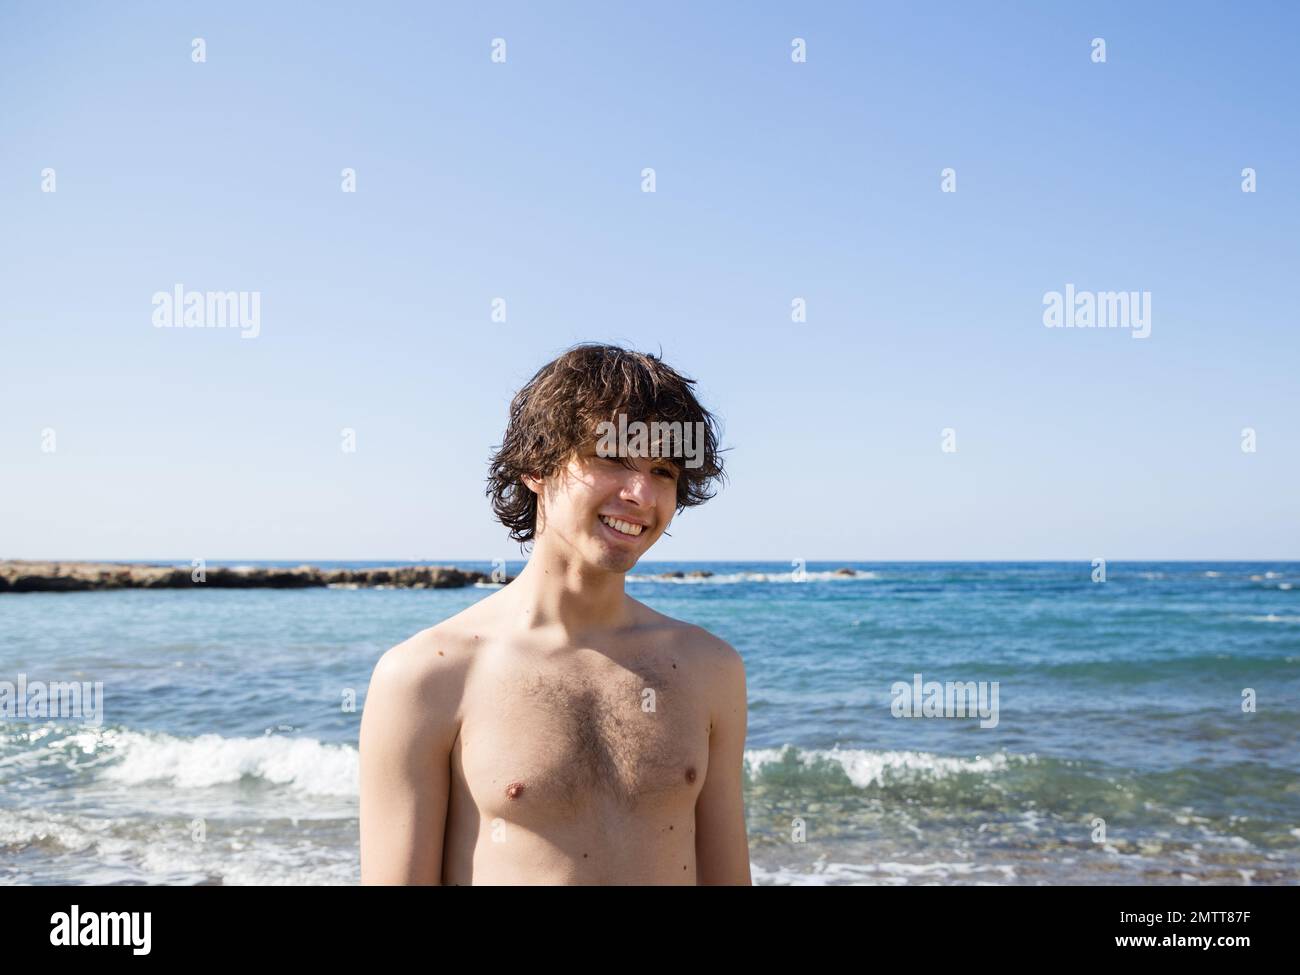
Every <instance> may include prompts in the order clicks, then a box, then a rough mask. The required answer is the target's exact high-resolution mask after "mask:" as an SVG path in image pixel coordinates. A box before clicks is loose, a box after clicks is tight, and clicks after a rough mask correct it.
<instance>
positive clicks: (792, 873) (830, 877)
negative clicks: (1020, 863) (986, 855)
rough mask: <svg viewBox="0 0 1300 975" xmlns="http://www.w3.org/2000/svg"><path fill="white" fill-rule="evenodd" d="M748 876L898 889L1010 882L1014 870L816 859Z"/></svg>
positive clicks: (758, 880) (770, 881)
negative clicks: (805, 865)
mask: <svg viewBox="0 0 1300 975" xmlns="http://www.w3.org/2000/svg"><path fill="white" fill-rule="evenodd" d="M750 875H751V877H752V878H753V880H754V883H755V885H757V886H789V887H814V886H815V887H830V886H854V887H863V886H890V887H899V886H903V885H905V884H915V883H922V884H924V883H931V884H935V883H945V882H948V881H951V880H954V879H957V878H962V879H964V880H967V881H969V882H974V883H981V881H980V880H978V879H976V878H978V877H981V876H987V877H988V878H989V879H988V880H986V881H983V882H985V883H1011V882H1012V881H1014V880H1015V878H1016V870H1015V867H1012V866H1009V865H1005V864H988V865H980V864H975V863H968V862H955V863H943V862H934V863H896V862H880V863H832V862H828V861H825V860H818V861H817V862H816V863H814V864H812V865H811V867H810V868H805V869H800V868H796V867H772V868H765V867H762V866H759V865H758V864H756V863H751V864H750Z"/></svg>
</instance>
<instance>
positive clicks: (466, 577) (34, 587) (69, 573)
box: [0, 559, 510, 593]
mask: <svg viewBox="0 0 1300 975" xmlns="http://www.w3.org/2000/svg"><path fill="white" fill-rule="evenodd" d="M199 571H200V570H198V569H192V568H188V567H180V566H172V565H148V564H139V563H127V562H53V561H49V562H41V561H24V560H17V559H15V560H4V561H0V593H5V592H93V591H102V590H111V589H203V588H209V589H312V588H324V587H328V586H340V585H343V586H367V587H369V586H389V587H394V588H398V589H462V588H464V587H466V586H473V585H475V584H477V583H480V582H491V581H492V579H491V577H490V576H489V575H488V574H486V573H483V572H476V571H474V570H471V569H458V568H456V567H455V566H450V565H402V566H389V567H381V568H373V569H321V568H318V567H317V566H313V565H300V566H297V567H294V568H263V567H258V566H243V567H239V568H224V567H214V568H205V569H203V570H202V575H201V576H200V578H198V579H196V578H195V575H196V574H198V573H199ZM509 581H510V578H509V577H507V578H506V579H505V582H509Z"/></svg>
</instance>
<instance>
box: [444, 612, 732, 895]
mask: <svg viewBox="0 0 1300 975" xmlns="http://www.w3.org/2000/svg"><path fill="white" fill-rule="evenodd" d="M485 602H486V601H485ZM637 605H638V607H639V606H640V604H637ZM473 610H474V607H471V610H470V611H467V612H466V613H462V614H461V615H460V616H459V617H455V618H453V619H452V620H449V621H447V623H444V624H442V625H440V626H439V627H438V628H436V630H437V631H439V639H440V640H442V641H448V640H450V641H452V642H453V643H455V644H457V645H458V646H459V647H460V648H462V649H463V650H464V651H465V652H466V657H467V661H468V662H467V664H466V666H465V668H464V670H463V675H464V677H463V680H464V686H463V690H462V695H461V709H460V727H459V732H458V734H457V736H456V739H455V742H454V744H453V746H452V750H451V756H450V764H451V780H450V791H449V796H448V804H447V823H446V830H445V834H444V841H443V883H444V884H468V883H477V884H483V883H592V884H604V883H653V884H662V883H686V884H694V883H695V879H696V874H695V801H696V798H697V797H698V796H699V792H700V789H701V787H702V785H703V783H704V778H705V776H706V775H707V773H708V755H709V732H710V714H709V688H708V682H707V680H706V676H705V675H706V673H707V671H708V667H707V663H708V661H707V659H706V658H707V656H708V654H709V652H710V645H709V639H708V636H707V634H705V633H704V631H702V630H700V629H699V628H697V627H693V626H689V625H686V624H683V623H680V622H678V621H675V620H671V619H670V618H668V617H665V616H662V615H660V614H658V613H653V612H652V611H650V610H648V609H645V608H644V607H641V610H642V611H643V613H642V614H641V615H642V618H641V620H640V625H637V626H635V627H632V628H630V629H629V630H627V631H625V632H622V633H620V634H618V635H616V636H605V637H602V638H600V640H599V641H598V643H599V645H592V646H572V645H569V646H564V645H547V644H546V643H545V642H538V641H532V640H529V641H525V640H522V639H521V638H519V637H517V636H516V637H512V638H505V637H503V636H501V635H499V634H494V632H493V630H494V626H493V622H494V620H493V617H492V614H491V613H490V612H479V613H475V612H473ZM595 642H597V641H593V643H595Z"/></svg>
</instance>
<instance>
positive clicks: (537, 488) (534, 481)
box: [519, 474, 542, 494]
mask: <svg viewBox="0 0 1300 975" xmlns="http://www.w3.org/2000/svg"><path fill="white" fill-rule="evenodd" d="M519 479H520V480H521V481H523V482H524V487H526V488H528V490H530V491H532V492H533V494H541V493H542V482H541V479H540V478H537V477H534V476H533V475H532V474H524V475H522V476H521V477H520V478H519Z"/></svg>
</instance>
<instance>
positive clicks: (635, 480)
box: [621, 471, 654, 508]
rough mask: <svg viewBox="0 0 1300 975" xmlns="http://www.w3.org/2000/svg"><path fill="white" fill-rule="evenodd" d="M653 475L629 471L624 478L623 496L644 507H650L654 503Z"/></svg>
mask: <svg viewBox="0 0 1300 975" xmlns="http://www.w3.org/2000/svg"><path fill="white" fill-rule="evenodd" d="M652 478H653V475H651V474H647V473H645V472H644V471H628V472H627V474H626V475H625V476H624V478H623V490H622V492H621V496H622V497H624V498H627V499H628V500H631V501H635V502H636V503H637V504H639V505H641V506H642V507H646V508H648V507H650V505H651V504H652V503H653V502H654V481H653V479H652Z"/></svg>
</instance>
